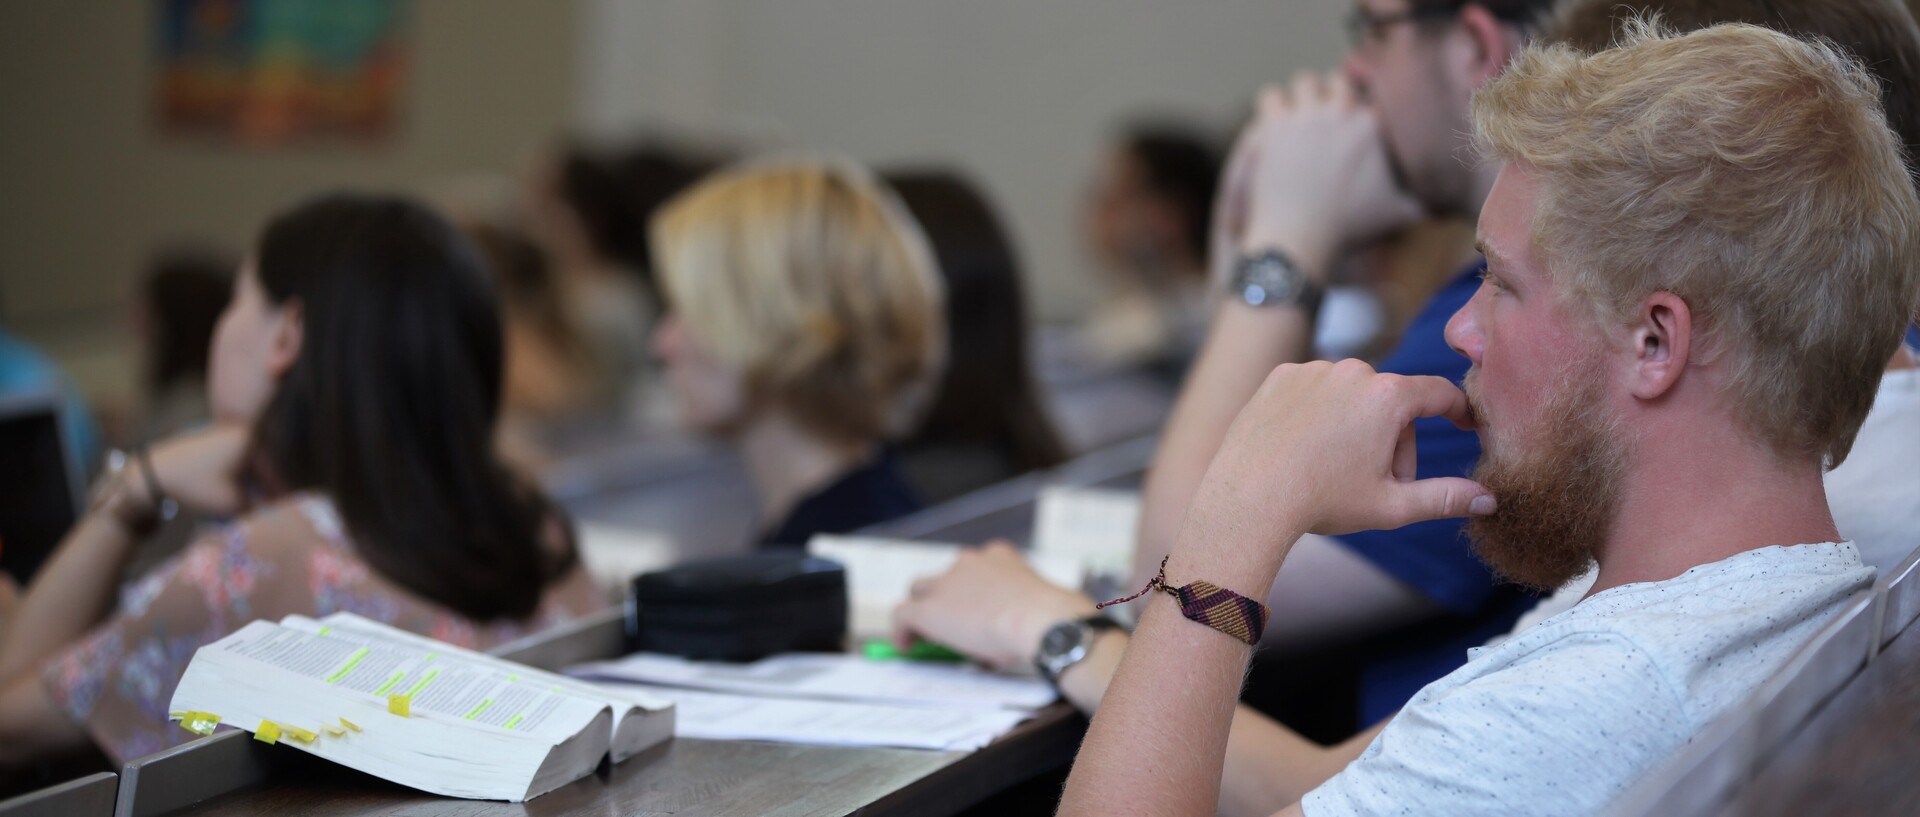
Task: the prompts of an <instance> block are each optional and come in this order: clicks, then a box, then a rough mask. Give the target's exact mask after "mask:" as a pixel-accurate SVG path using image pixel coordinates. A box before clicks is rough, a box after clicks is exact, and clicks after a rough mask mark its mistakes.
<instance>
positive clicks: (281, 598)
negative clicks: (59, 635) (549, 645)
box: [41, 494, 608, 762]
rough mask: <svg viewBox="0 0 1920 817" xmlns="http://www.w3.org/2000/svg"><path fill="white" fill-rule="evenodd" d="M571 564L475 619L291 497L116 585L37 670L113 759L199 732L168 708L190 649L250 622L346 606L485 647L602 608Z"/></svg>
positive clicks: (314, 504) (308, 500) (600, 596)
mask: <svg viewBox="0 0 1920 817" xmlns="http://www.w3.org/2000/svg"><path fill="white" fill-rule="evenodd" d="M607 604H608V600H607V598H606V596H605V594H604V593H603V592H602V591H601V590H600V589H599V588H598V587H597V586H596V585H595V584H594V583H593V581H592V580H591V579H590V578H589V577H588V575H587V573H586V571H585V570H584V569H581V568H576V569H575V570H574V571H573V572H572V573H571V574H569V575H568V576H567V577H565V578H564V579H562V580H560V581H559V582H556V583H555V584H554V586H553V587H551V588H549V589H548V590H547V593H546V596H545V598H544V599H542V601H541V604H540V607H539V609H538V610H537V611H535V613H534V615H533V616H532V617H531V618H530V619H527V620H525V621H496V622H487V623H481V622H476V621H474V620H472V619H469V618H466V617H465V616H462V615H461V614H459V613H456V612H453V611H452V610H449V609H447V608H446V607H444V606H442V605H440V604H438V603H437V602H433V601H429V600H427V599H425V598H422V597H421V596H418V595H416V594H414V593H413V592H412V591H409V590H407V589H405V588H403V587H401V586H399V585H397V584H395V583H393V582H392V581H390V580H388V579H386V578H384V577H382V576H381V575H380V574H378V573H377V572H375V571H374V570H373V569H372V568H371V567H369V566H368V565H367V563H366V562H364V561H362V560H361V559H360V557H359V555H358V554H356V553H355V552H354V547H353V543H352V542H351V541H349V540H348V539H347V536H346V530H345V527H344V526H343V525H342V524H341V521H340V517H339V514H338V513H337V512H336V511H335V510H334V507H333V503H332V502H330V501H329V500H327V499H326V498H325V497H322V496H319V495H315V494H297V495H294V496H291V497H288V498H286V499H283V500H280V501H278V502H275V503H273V504H271V505H268V506H266V507H263V508H260V509H258V510H257V511H255V512H254V513H251V514H249V515H248V516H247V517H245V518H244V519H242V520H239V521H237V522H235V523H234V524H232V525H228V526H225V527H223V528H220V529H218V530H214V531H212V532H210V533H208V534H206V535H204V536H202V537H201V538H200V539H199V540H198V541H196V542H194V543H193V544H192V545H190V546H188V548H187V549H186V550H185V551H184V552H182V553H181V554H180V555H179V556H177V557H175V558H173V559H171V560H169V561H167V562H165V563H163V564H161V565H160V566H159V567H158V568H155V569H154V571H153V572H151V573H149V574H147V575H146V576H145V577H143V578H141V579H140V580H138V581H136V582H133V583H131V584H129V585H127V586H126V587H125V588H123V589H122V591H121V595H120V603H119V606H118V608H117V609H116V610H115V611H114V613H113V615H112V616H111V617H109V618H108V619H107V620H106V621H105V622H104V623H102V624H101V625H100V626H99V627H97V628H95V629H94V631H93V632H92V633H89V634H88V635H87V636H86V637H85V638H83V639H81V640H80V641H78V642H76V643H75V644H72V645H70V646H68V647H67V648H66V649H65V650H64V651H63V652H61V653H59V654H58V655H56V656H55V657H54V658H53V659H52V661H50V662H49V663H48V664H47V666H46V667H44V668H43V669H42V670H41V680H42V682H43V683H45V684H46V688H47V691H48V693H49V694H50V696H51V698H52V700H53V702H54V704H55V706H57V707H58V708H59V709H61V710H62V711H64V712H66V713H67V715H68V716H69V717H71V718H73V720H74V722H76V723H78V724H80V726H81V727H82V728H84V729H85V730H86V731H87V733H88V734H89V735H91V736H92V737H93V740H94V743H95V744H96V745H98V746H99V747H100V748H101V750H103V751H105V752H106V753H107V755H108V756H110V757H112V758H113V759H114V760H115V762H125V761H127V760H130V759H132V758H137V757H142V756H144V755H149V754H152V753H154V752H157V751H160V750H162V749H165V748H168V747H170V746H174V745H177V744H180V743H184V742H186V741H188V740H191V739H193V738H195V737H197V735H194V734H193V733H191V732H188V731H187V730H185V729H182V728H180V727H179V726H177V725H174V724H172V723H169V722H168V720H167V702H168V701H169V700H171V699H172V698H173V688H174V686H175V685H177V684H178V683H179V682H180V676H181V674H183V673H184V672H186V668H187V661H188V660H189V659H191V658H193V653H194V651H195V650H197V649H199V648H200V647H201V646H202V645H205V644H210V643H212V642H214V641H218V640H219V639H221V638H223V637H225V636H226V635H227V634H228V633H231V632H233V631H235V630H238V629H240V628H241V627H242V626H244V625H246V624H247V623H248V622H251V621H253V620H255V619H268V620H278V619H280V618H281V617H282V616H286V615H291V614H300V615H306V616H313V617H320V616H326V615H329V614H332V613H336V612H340V611H347V612H351V613H356V614H359V615H362V616H366V617H367V618H370V619H374V620H376V621H380V622H384V623H386V624H390V625H393V626H395V627H400V628H403V629H406V630H410V631H413V632H416V633H420V634H422V635H426V636H430V637H432V638H437V639H439V640H441V641H445V642H448V643H450V644H457V645H459V646H462V647H467V648H470V649H486V648H487V647H490V646H493V645H495V644H500V643H504V642H507V641H511V640H513V639H515V638H519V637H521V636H523V635H526V634H528V633H531V632H534V631H537V630H540V629H544V628H547V627H550V626H553V625H556V624H560V623H563V622H566V621H568V620H570V619H573V618H577V617H579V616H582V615H585V614H587V613H590V612H593V611H594V610H597V609H600V608H602V607H605V606H606V605H607Z"/></svg>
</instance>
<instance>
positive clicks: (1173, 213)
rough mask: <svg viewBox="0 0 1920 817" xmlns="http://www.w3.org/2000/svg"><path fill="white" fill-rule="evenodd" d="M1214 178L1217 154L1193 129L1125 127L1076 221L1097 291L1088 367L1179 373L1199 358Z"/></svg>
mask: <svg viewBox="0 0 1920 817" xmlns="http://www.w3.org/2000/svg"><path fill="white" fill-rule="evenodd" d="M1219 177H1220V154H1219V149H1218V148H1217V147H1216V146H1215V145H1214V140H1213V139H1212V138H1211V137H1209V136H1208V135H1207V134H1206V133H1205V131H1204V129H1202V128H1199V127H1196V126H1193V125H1190V124H1185V123H1179V122H1173V121H1142V122H1138V123H1134V124H1130V125H1128V126H1126V127H1125V128H1124V129H1123V130H1122V131H1121V132H1120V134H1119V136H1118V138H1117V139H1115V140H1114V142H1113V144H1112V145H1111V146H1110V147H1108V148H1107V150H1106V152H1105V154H1104V155H1103V156H1102V157H1101V159H1100V165H1099V168H1098V170H1097V171H1096V174H1095V176H1094V179H1093V183H1092V187H1091V189H1090V190H1089V191H1088V193H1087V198H1086V201H1085V205H1084V209H1082V211H1081V213H1080V229H1081V231H1082V242H1083V244H1084V246H1085V247H1086V253H1087V255H1088V256H1089V257H1090V258H1091V259H1092V261H1093V263H1094V265H1095V267H1096V269H1097V270H1098V271H1099V273H1100V278H1099V286H1100V288H1101V290H1102V292H1101V294H1100V298H1099V301H1098V303H1097V304H1096V305H1095V307H1094V312H1093V315H1092V317H1091V318H1089V320H1088V322H1087V324H1086V327H1085V329H1084V331H1083V334H1082V337H1081V340H1082V345H1083V346H1084V352H1085V353H1086V354H1088V355H1089V356H1090V357H1092V358H1093V360H1094V361H1095V362H1097V363H1104V364H1121V365H1156V366H1164V367H1170V368H1171V369H1172V370H1173V371H1175V372H1178V371H1180V370H1182V369H1184V368H1185V367H1186V363H1187V361H1188V360H1189V359H1191V358H1192V357H1193V354H1194V352H1195V351H1197V350H1198V349H1199V346H1200V339H1201V338H1202V337H1203V336H1204V334H1205V332H1206V310H1207V305H1208V296H1209V294H1210V293H1208V291H1207V288H1206V281H1207V267H1206V258H1207V236H1208V235H1209V234H1210V232H1211V227H1210V224H1211V219H1212V217H1213V216H1212V207H1213V199H1214V188H1215V186H1216V185H1217V184H1218V183H1219Z"/></svg>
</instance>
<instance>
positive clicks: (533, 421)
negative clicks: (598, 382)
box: [464, 221, 595, 472]
mask: <svg viewBox="0 0 1920 817" xmlns="http://www.w3.org/2000/svg"><path fill="white" fill-rule="evenodd" d="M464 230H465V232H466V233H467V236H468V237H469V238H471V239H472V240H473V243H474V245H475V246H476V247H478V248H479V249H480V254H481V255H482V257H484V258H485V259H486V261H487V267H488V269H489V270H490V271H491V272H492V273H493V281H494V285H495V288H496V290H497V291H498V292H499V295H500V312H501V317H502V319H503V320H504V329H505V341H506V375H505V383H504V385H503V386H502V394H501V412H500V432H501V433H500V444H501V454H502V456H505V457H506V458H507V459H508V460H509V461H512V462H513V463H515V464H516V465H520V466H522V467H524V468H527V469H528V470H529V472H532V471H533V470H535V469H538V468H539V467H540V466H541V465H544V464H545V463H546V462H548V461H549V459H550V458H551V456H552V454H551V448H552V445H551V442H550V438H551V437H553V436H554V435H555V431H556V427H557V426H562V425H565V424H566V423H568V422H569V421H571V420H574V419H576V418H578V417H579V416H580V415H581V414H582V413H585V412H590V411H591V410H592V407H593V391H594V388H595V383H594V377H595V371H594V357H593V351H592V349H590V348H588V345H587V341H586V339H585V338H583V337H582V336H581V332H580V329H579V327H578V326H577V324H576V322H575V321H574V318H573V315H572V310H571V309H570V306H569V304H568V302H567V299H566V295H565V293H564V291H563V290H562V287H561V284H560V281H559V279H558V277H557V276H556V275H555V272H554V269H553V266H552V264H551V263H549V261H548V258H547V254H546V252H545V251H544V250H542V249H541V248H540V245H538V244H536V243H534V242H533V240H532V239H531V238H530V237H528V236H527V235H525V234H523V233H520V232H517V231H514V230H512V229H510V228H507V227H503V226H499V225H497V224H494V223H489V222H478V221H471V222H468V223H467V224H466V225H465V226H464Z"/></svg>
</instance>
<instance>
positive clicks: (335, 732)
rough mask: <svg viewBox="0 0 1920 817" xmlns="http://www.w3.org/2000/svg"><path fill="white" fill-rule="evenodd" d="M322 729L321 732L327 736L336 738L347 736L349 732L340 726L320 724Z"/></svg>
mask: <svg viewBox="0 0 1920 817" xmlns="http://www.w3.org/2000/svg"><path fill="white" fill-rule="evenodd" d="M320 729H321V731H324V732H326V733H327V734H329V735H332V736H334V737H336V738H337V737H340V736H342V735H345V734H346V733H347V730H345V729H342V728H340V727H338V726H334V725H333V724H330V723H323V724H320Z"/></svg>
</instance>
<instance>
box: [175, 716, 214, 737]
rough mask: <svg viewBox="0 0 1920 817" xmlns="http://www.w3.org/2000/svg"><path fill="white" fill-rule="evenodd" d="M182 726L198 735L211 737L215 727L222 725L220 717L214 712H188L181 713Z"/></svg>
mask: <svg viewBox="0 0 1920 817" xmlns="http://www.w3.org/2000/svg"><path fill="white" fill-rule="evenodd" d="M180 725H181V726H182V727H183V728H185V729H186V730H187V731H189V732H192V733H194V734H196V735H211V734H213V727H215V726H218V725H220V716H219V715H215V714H213V713H212V712H200V711H197V710H196V711H187V712H182V713H180Z"/></svg>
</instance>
